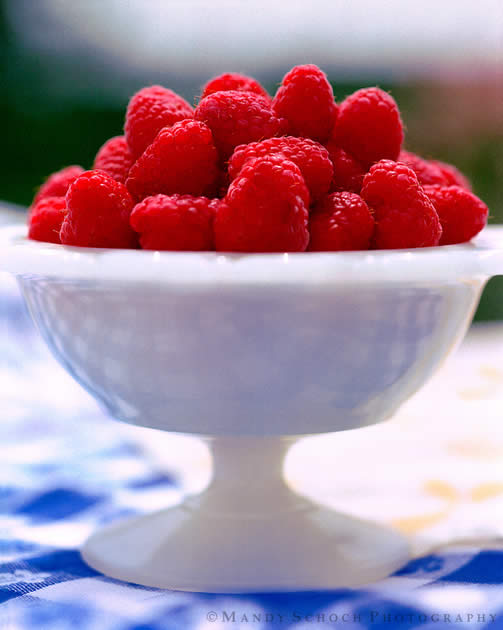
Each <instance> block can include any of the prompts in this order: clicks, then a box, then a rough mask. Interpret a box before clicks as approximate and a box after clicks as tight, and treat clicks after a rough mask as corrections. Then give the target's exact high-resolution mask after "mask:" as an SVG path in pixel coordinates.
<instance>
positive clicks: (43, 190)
mask: <svg viewBox="0 0 503 630" xmlns="http://www.w3.org/2000/svg"><path fill="white" fill-rule="evenodd" d="M83 172H84V169H83V168H82V166H67V167H66V168H63V169H61V170H60V171H57V172H56V173H53V174H52V175H50V176H49V177H48V179H47V180H46V181H45V182H44V183H43V184H42V186H40V188H39V189H38V192H37V194H36V195H35V199H34V200H33V206H35V205H36V204H37V203H38V202H39V201H40V200H41V199H44V198H45V197H64V196H65V195H66V191H67V190H68V186H69V185H70V184H71V183H72V182H73V181H74V180H75V179H77V177H79V175H82V173H83Z"/></svg>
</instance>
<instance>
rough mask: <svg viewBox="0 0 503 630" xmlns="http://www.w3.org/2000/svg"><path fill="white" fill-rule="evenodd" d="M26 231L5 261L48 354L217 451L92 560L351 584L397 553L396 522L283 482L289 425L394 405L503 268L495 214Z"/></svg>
mask: <svg viewBox="0 0 503 630" xmlns="http://www.w3.org/2000/svg"><path fill="white" fill-rule="evenodd" d="M25 233H26V230H25V228H22V227H21V228H19V227H16V228H7V229H4V230H2V231H0V234H1V236H0V268H3V269H6V270H7V271H10V272H12V273H14V274H15V275H16V276H17V277H18V281H19V285H20V287H21V289H22V292H23V295H24V297H25V299H26V301H27V304H28V306H29V308H30V311H31V313H32V315H33V318H34V320H35V321H36V323H37V324H38V326H39V329H40V331H41V333H42V335H43V337H44V338H45V340H46V341H47V343H48V345H49V346H50V348H51V349H52V351H53V352H54V354H55V356H56V357H57V358H58V360H59V361H60V362H61V363H62V364H63V365H64V366H65V367H66V369H67V370H68V371H69V372H70V373H71V374H72V375H73V376H74V377H75V378H76V379H77V380H78V381H79V382H80V383H81V384H82V385H83V386H84V387H85V388H86V389H87V390H88V391H89V392H91V393H92V394H93V396H95V398H96V399H97V400H98V401H99V402H100V403H101V404H102V405H103V406H104V407H105V408H106V410H107V411H108V412H109V413H110V414H111V415H112V416H113V417H115V418H118V419H120V420H124V421H126V422H130V423H134V424H137V425H141V426H147V427H152V428H156V429H162V430H165V431H176V432H184V433H193V434H199V435H204V436H213V440H212V446H213V449H214V451H216V453H217V455H218V457H219V458H220V461H219V460H218V459H217V466H216V469H215V479H214V482H213V484H212V485H211V486H210V488H209V490H207V491H206V493H204V494H203V495H202V496H200V497H198V498H197V499H191V503H190V505H188V506H185V507H179V508H174V509H171V510H167V511H165V512H162V513H160V514H157V515H152V516H147V517H141V518H140V519H135V520H134V521H133V522H130V521H128V522H126V523H125V524H120V525H119V526H113V527H112V528H108V529H107V530H105V531H102V532H98V533H97V534H95V535H94V536H93V537H92V538H91V540H90V541H89V542H88V543H87V545H86V547H85V549H84V557H85V559H86V560H87V561H88V562H89V563H90V564H91V565H92V566H94V567H96V568H98V569H100V570H102V571H103V572H105V573H107V574H109V575H112V576H114V577H119V578H122V579H127V580H130V581H135V582H138V583H141V584H146V585H149V586H162V587H171V588H182V589H187V590H205V591H212V592H222V591H224V592H233V591H249V590H276V589H281V590H285V589H298V588H333V587H338V586H351V585H354V584H359V583H362V582H366V581H369V580H372V579H377V578H378V577H382V576H383V575H385V574H387V573H389V572H390V571H392V570H394V569H396V568H398V566H400V565H401V564H402V563H403V562H404V561H405V560H406V558H407V547H406V544H405V543H404V541H403V540H402V539H400V538H399V537H398V535H397V534H395V533H393V532H389V531H387V530H384V529H382V528H378V527H377V526H375V525H373V524H368V523H362V522H360V521H355V520H354V519H351V518H350V517H345V516H342V515H338V514H335V513H333V512H331V511H330V510H327V509H326V508H321V507H319V506H315V505H313V504H310V503H308V502H307V501H306V500H304V499H301V498H300V497H298V496H297V495H294V494H293V493H292V492H291V491H290V490H288V489H287V488H286V486H284V484H283V481H282V473H281V465H280V462H281V457H282V453H284V451H285V448H286V446H288V445H289V444H290V442H291V439H292V438H288V439H286V438H285V437H282V436H299V435H305V434H313V433H322V432H329V431H340V430H343V429H354V428H358V427H363V426H367V425H369V424H373V423H376V422H380V421H382V420H385V419H386V418H388V417H389V416H391V415H392V414H393V413H394V412H395V411H396V409H397V408H398V407H399V406H400V405H401V404H402V403H403V402H404V401H405V400H406V399H407V398H408V397H409V396H410V395H411V394H412V393H414V392H415V391H416V390H417V389H418V388H419V387H421V385H422V384H423V383H424V382H425V381H426V380H427V379H428V377H429V376H430V375H431V374H432V373H433V371H434V370H435V369H436V368H437V366H438V365H439V363H440V362H441V361H442V360H443V359H444V358H445V356H446V355H447V354H448V352H449V351H450V350H451V349H452V348H453V347H454V346H455V345H456V344H457V343H458V342H459V341H460V339H461V338H462V336H463V335H464V333H465V331H466V329H467V327H468V325H469V324H470V321H471V318H472V315H473V312H474V309H475V307H476V306H477V303H478V300H479V297H480V293H481V291H482V288H483V287H484V284H485V283H486V281H487V280H488V278H489V277H491V276H492V275H495V274H498V273H503V227H499V226H498V227H488V228H486V229H485V230H484V231H483V233H482V234H481V235H480V236H479V237H478V238H477V239H476V240H475V241H474V242H473V243H470V244H464V245H454V246H447V247H437V248H429V249H417V250H396V251H375V252H351V253H302V254H264V255H262V254H249V255H236V254H234V255H221V254H218V253H180V252H147V251H132V250H131V251H130V250H99V249H81V248H72V247H63V246H61V245H51V244H44V243H37V242H32V241H28V240H27V239H26V237H25ZM216 436H218V439H215V437H216ZM356 456H357V454H355V457H356Z"/></svg>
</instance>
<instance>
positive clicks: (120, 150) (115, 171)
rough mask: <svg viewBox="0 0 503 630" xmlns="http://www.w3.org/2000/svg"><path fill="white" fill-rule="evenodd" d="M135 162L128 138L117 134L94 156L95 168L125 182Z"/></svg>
mask: <svg viewBox="0 0 503 630" xmlns="http://www.w3.org/2000/svg"><path fill="white" fill-rule="evenodd" d="M133 162H134V160H133V156H132V155H131V151H130V150H129V147H128V144H127V142H126V138H125V137H124V136H116V137H115V138H110V140H107V141H106V142H105V144H104V145H103V146H102V147H101V149H100V150H99V151H98V153H97V154H96V157H95V158H94V165H93V169H94V170H100V171H105V173H108V174H109V175H110V177H113V178H114V179H115V180H116V181H118V182H120V183H121V184H125V183H126V179H127V176H128V173H129V169H130V168H131V167H132V166H133Z"/></svg>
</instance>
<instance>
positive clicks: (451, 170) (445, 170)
mask: <svg viewBox="0 0 503 630" xmlns="http://www.w3.org/2000/svg"><path fill="white" fill-rule="evenodd" d="M430 164H434V165H435V166H436V167H437V168H439V169H440V171H441V172H442V175H443V176H444V178H445V185H446V186H461V188H464V189H465V190H469V191H470V192H471V190H472V185H471V184H470V181H469V180H468V178H467V177H465V175H463V173H461V171H459V170H458V169H457V168H456V167H455V166H453V165H452V164H446V163H445V162H439V161H438V160H431V161H430Z"/></svg>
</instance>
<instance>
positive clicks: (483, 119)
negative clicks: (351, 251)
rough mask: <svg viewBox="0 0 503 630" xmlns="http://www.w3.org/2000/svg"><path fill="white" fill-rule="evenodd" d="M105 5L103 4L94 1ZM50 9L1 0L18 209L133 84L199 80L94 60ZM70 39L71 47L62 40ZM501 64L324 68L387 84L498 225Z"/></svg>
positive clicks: (500, 298)
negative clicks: (422, 68) (467, 181)
mask: <svg viewBox="0 0 503 630" xmlns="http://www.w3.org/2000/svg"><path fill="white" fill-rule="evenodd" d="M112 4H115V5H116V4H117V3H112ZM123 4H124V5H126V4H129V3H128V2H125V1H124V2H123ZM105 5H106V1H103V2H101V3H100V6H102V8H103V7H104V6H105ZM74 6H76V5H74ZM50 7H51V3H50V2H48V1H47V2H46V1H45V0H39V1H37V2H35V1H33V0H31V1H28V2H26V1H25V0H15V2H10V3H9V2H8V0H2V1H1V4H0V77H1V81H0V120H1V121H2V149H3V150H2V152H1V157H0V161H1V162H0V198H1V199H4V200H6V201H9V202H13V203H15V204H19V205H21V206H27V205H29V203H30V201H31V199H32V197H33V193H34V191H35V190H36V188H37V186H38V185H40V183H41V182H42V181H43V179H44V178H45V177H46V176H47V175H48V174H50V173H51V172H53V171H55V170H57V169H59V168H61V167H63V166H66V165H68V164H80V165H82V166H84V167H89V166H90V165H91V164H92V161H93V158H94V155H95V153H96V150H97V149H98V147H99V146H100V145H101V144H102V143H103V142H104V141H105V140H106V139H107V138H108V137H110V136H112V135H117V134H120V133H121V132H122V126H123V117H124V110H125V107H126V104H127V96H128V94H130V93H132V92H133V91H134V90H135V89H137V88H139V87H141V86H142V85H145V84H150V83H154V82H162V83H164V84H165V85H167V86H168V87H172V88H173V89H177V90H178V91H180V92H181V93H182V94H183V95H184V96H185V97H186V98H188V99H189V100H191V101H194V99H195V97H196V96H197V94H196V92H197V87H196V86H197V85H201V84H202V83H203V82H204V78H203V77H202V76H201V77H200V78H199V77H198V76H197V74H196V75H195V77H194V78H193V79H191V80H187V79H186V77H185V76H181V75H180V73H176V72H171V74H170V72H162V71H161V70H159V68H158V67H154V68H152V69H148V68H145V67H136V68H134V72H131V71H129V72H127V73H126V72H125V70H124V67H122V66H121V64H120V63H119V62H120V60H118V59H117V58H114V56H113V54H112V55H108V56H105V55H103V56H102V57H100V50H99V49H96V46H95V43H87V44H86V42H85V38H83V36H82V35H80V36H77V35H75V33H72V32H70V30H69V28H68V25H65V24H64V23H63V22H60V23H59V24H58V23H57V22H55V21H54V16H53V17H51V13H50V10H48V9H50ZM44 8H45V9H46V12H45V13H44V12H43V9H44ZM20 18H25V19H24V20H23V19H20ZM44 20H45V22H44ZM20 24H21V25H23V24H27V26H26V28H27V29H28V28H30V25H32V26H31V28H32V29H34V30H35V31H36V30H37V25H38V28H40V29H45V30H44V33H45V35H47V33H48V32H49V36H47V37H46V40H43V41H42V42H41V41H40V33H38V34H37V37H38V38H39V39H38V40H37V38H36V37H35V39H34V38H33V37H31V39H30V38H29V37H28V38H26V37H23V32H22V28H21V30H20ZM33 24H35V27H33ZM51 28H52V33H53V35H52V37H54V35H55V36H56V43H58V42H57V38H58V37H59V36H61V37H60V41H59V43H60V44H61V43H63V44H64V46H58V45H56V44H55V43H54V45H52V44H51V42H50V32H51V31H50V29H51ZM58 29H59V30H58ZM501 35H502V41H503V33H502V34H501ZM72 43H75V46H74V48H75V49H73V48H72V47H71V46H69V44H72ZM305 61H311V59H305ZM294 62H298V59H294ZM123 65H124V64H123ZM291 65H293V64H291V63H290V64H287V63H286V62H285V61H284V60H282V59H281V60H279V61H278V62H277V63H276V64H271V68H274V70H270V71H269V72H267V73H262V74H260V76H259V78H260V79H262V81H263V82H264V84H265V86H266V87H267V88H268V89H269V90H270V92H271V93H274V90H275V88H276V84H277V82H279V81H280V79H281V76H282V74H283V73H284V71H285V70H287V69H288V67H289V66H291ZM275 68H277V71H276V70H275ZM502 68H503V66H500V67H498V64H490V65H488V66H487V67H483V68H481V67H479V66H477V65H476V66H475V67H472V66H470V67H469V68H467V70H466V72H462V71H461V72H460V71H459V67H458V68H457V71H456V72H450V71H442V70H441V69H440V71H439V72H430V73H428V72H419V73H417V72H416V73H414V72H410V73H407V72H403V71H401V72H397V73H394V72H393V71H392V69H391V71H390V68H389V67H388V68H386V69H385V71H381V70H380V71H376V69H375V68H372V67H368V64H367V67H365V64H364V65H363V67H359V68H358V72H355V73H354V76H352V73H351V68H350V67H347V68H346V67H344V64H342V65H341V64H340V65H339V66H337V68H336V69H335V70H333V69H332V71H331V69H330V68H326V67H325V68H324V69H325V70H326V71H327V73H328V75H329V78H330V79H331V80H332V82H333V87H334V92H335V95H336V98H337V99H338V100H339V99H343V98H344V97H345V96H346V95H347V94H349V93H350V92H352V91H353V90H355V89H357V88H359V87H362V85H371V84H374V85H375V84H378V85H380V86H381V87H383V88H384V89H387V90H390V91H391V92H392V94H393V95H394V97H395V98H396V100H397V101H398V104H399V106H400V108H401V110H402V115H403V119H404V121H405V123H406V126H407V136H406V146H407V148H408V149H410V150H412V151H415V152H418V153H420V154H421V155H424V156H427V157H434V158H436V159H440V160H445V161H447V162H452V163H453V164H455V165H456V166H457V167H458V168H460V169H461V170H462V171H463V172H464V173H466V174H467V175H468V177H469V178H470V180H471V181H472V183H473V188H474V191H475V192H476V194H478V195H479V196H480V197H481V198H482V199H483V200H484V201H485V202H486V203H487V204H488V206H489V208H490V214H491V218H490V221H491V222H495V223H503V69H502ZM229 69H236V70H240V69H242V68H240V67H237V68H235V67H232V63H230V62H227V64H226V65H225V66H223V67H222V68H221V70H229ZM129 70H130V68H129ZM170 79H171V80H170ZM477 318H478V319H503V279H502V278H500V279H493V280H492V281H491V282H490V283H489V285H488V288H487V289H486V291H485V293H484V296H483V299H482V301H481V304H480V307H479V310H478V313H477Z"/></svg>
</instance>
